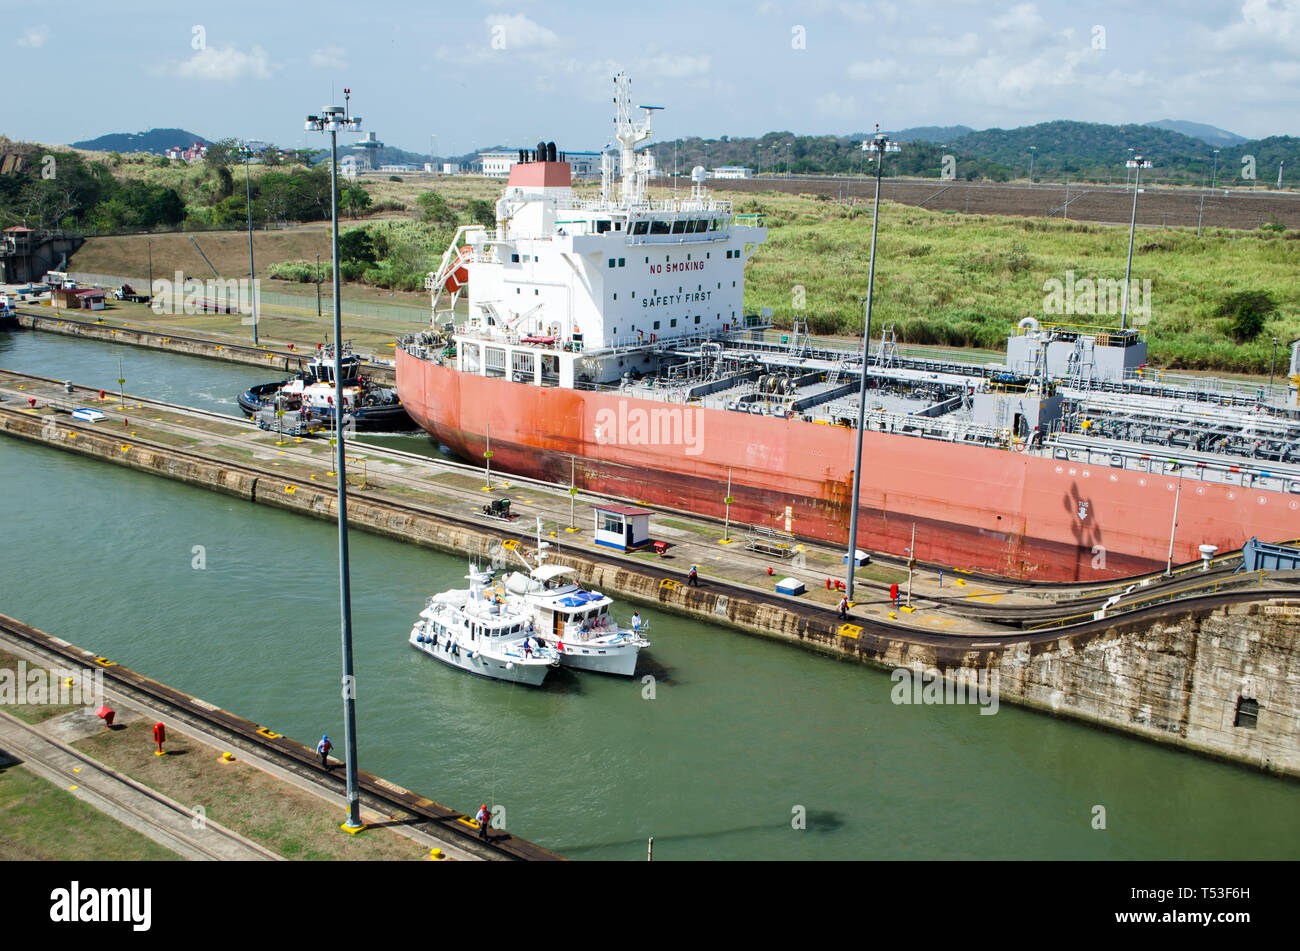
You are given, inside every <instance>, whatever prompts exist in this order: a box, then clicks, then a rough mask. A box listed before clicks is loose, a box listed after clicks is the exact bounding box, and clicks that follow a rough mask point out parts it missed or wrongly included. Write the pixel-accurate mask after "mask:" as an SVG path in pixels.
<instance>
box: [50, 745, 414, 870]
mask: <svg viewBox="0 0 1300 951" xmlns="http://www.w3.org/2000/svg"><path fill="white" fill-rule="evenodd" d="M149 730H150V725H149V724H148V723H145V722H143V721H141V722H138V723H131V724H128V725H127V727H126V728H125V729H123V730H115V731H113V732H111V733H109V732H105V733H96V734H94V735H92V736H89V737H87V738H85V739H83V740H79V741H78V742H77V743H75V744H73V745H74V746H76V747H77V748H78V749H80V750H81V751H82V752H84V753H86V754H87V755H89V756H93V757H94V758H95V759H97V760H99V761H100V762H102V763H105V764H107V765H109V766H111V767H112V768H114V769H116V770H118V771H119V772H122V773H125V774H126V775H128V776H130V777H131V778H132V779H135V780H137V781H138V782H141V783H144V784H145V785H147V786H149V787H150V788H152V789H156V790H158V791H159V792H162V793H164V794H166V795H168V796H171V797H172V798H173V799H175V800H177V801H178V802H181V803H184V804H185V805H188V806H191V807H193V806H202V807H203V810H204V814H205V815H206V816H207V818H209V819H210V820H212V821H214V822H217V823H220V824H221V825H224V826H225V827H226V828H228V829H234V830H235V831H236V832H239V833H240V834H241V835H244V836H247V837H248V838H250V839H252V840H253V841H255V842H260V843H261V844H262V845H265V846H266V847H267V848H269V849H271V850H272V851H275V852H277V853H279V854H280V855H283V856H284V857H285V858H293V859H304V860H308V861H316V860H323V859H356V860H399V861H403V860H405V861H410V860H418V859H422V858H427V856H428V852H427V851H426V850H425V849H423V848H422V847H421V846H419V845H418V844H416V843H415V842H412V841H411V840H409V839H406V838H405V837H402V836H399V835H396V834H395V833H391V832H389V831H387V830H385V829H382V828H373V829H371V830H369V831H367V832H366V833H364V834H362V835H358V836H351V835H347V834H345V833H343V832H340V831H339V824H340V823H341V822H342V821H343V818H344V813H343V809H342V807H341V806H340V807H335V806H333V805H331V804H329V803H327V802H325V801H324V800H322V799H319V798H318V797H316V796H314V795H312V794H311V793H308V792H305V791H303V790H301V789H298V788H297V787H296V786H293V785H291V784H289V783H287V782H284V781H282V780H278V779H274V778H272V777H271V776H268V775H267V774H266V773H263V772H262V771H261V770H258V769H254V768H253V767H251V766H248V765H247V764H245V763H242V762H234V763H219V762H218V758H219V751H218V750H215V749H213V748H212V747H209V746H206V745H204V744H202V743H199V742H197V741H196V740H193V739H191V738H189V737H186V736H184V735H183V734H181V733H179V732H177V731H173V730H168V731H167V732H168V737H169V741H168V743H167V744H166V748H167V751H168V755H167V756H154V754H153V748H154V747H153V744H152V742H151V737H150V733H149ZM338 769H342V767H338Z"/></svg>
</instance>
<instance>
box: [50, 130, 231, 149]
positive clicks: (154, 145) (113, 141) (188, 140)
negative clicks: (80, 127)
mask: <svg viewBox="0 0 1300 951" xmlns="http://www.w3.org/2000/svg"><path fill="white" fill-rule="evenodd" d="M194 142H197V143H199V144H200V145H210V144H211V143H210V142H209V141H208V140H207V139H205V138H203V136H201V135H195V134H194V133H193V132H186V131H185V130H184V129H150V130H149V131H148V132H110V133H109V134H108V135H101V136H100V137H99V138H97V139H84V140H82V141H81V142H73V143H72V148H74V149H86V150H88V151H91V152H149V153H152V154H153V155H162V154H163V153H164V152H166V151H167V150H168V149H170V148H174V147H176V146H180V147H181V148H185V147H187V146H189V145H190V144H192V143H194Z"/></svg>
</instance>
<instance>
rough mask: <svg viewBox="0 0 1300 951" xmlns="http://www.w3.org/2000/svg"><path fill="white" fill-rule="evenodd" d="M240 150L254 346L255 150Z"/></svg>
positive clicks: (255, 337)
mask: <svg viewBox="0 0 1300 951" xmlns="http://www.w3.org/2000/svg"><path fill="white" fill-rule="evenodd" d="M240 151H241V152H242V153H243V154H244V207H245V209H246V213H247V215H248V279H249V281H251V282H252V283H251V284H250V285H249V290H248V294H249V297H250V298H251V300H252V302H253V346H257V291H256V290H255V288H256V287H257V273H256V272H255V271H254V270H253V186H252V185H250V184H249V182H248V160H249V159H250V158H252V156H253V150H252V149H250V148H249V147H248V146H247V145H245V146H244V147H243V148H242V149H240Z"/></svg>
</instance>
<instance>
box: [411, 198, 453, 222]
mask: <svg viewBox="0 0 1300 951" xmlns="http://www.w3.org/2000/svg"><path fill="white" fill-rule="evenodd" d="M415 203H416V204H417V205H419V206H420V218H421V220H423V221H428V222H431V223H433V224H443V225H451V224H455V223H456V213H455V212H454V211H452V210H451V207H450V206H449V205H448V204H447V199H445V198H443V197H442V196H441V195H439V194H438V193H437V192H425V193H424V194H423V195H421V196H420V197H419V198H417V199H415Z"/></svg>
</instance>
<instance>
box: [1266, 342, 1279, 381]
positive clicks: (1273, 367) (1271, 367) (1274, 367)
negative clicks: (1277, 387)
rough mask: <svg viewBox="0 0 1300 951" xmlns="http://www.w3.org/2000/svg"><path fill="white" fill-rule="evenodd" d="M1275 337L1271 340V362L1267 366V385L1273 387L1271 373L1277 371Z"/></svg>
mask: <svg viewBox="0 0 1300 951" xmlns="http://www.w3.org/2000/svg"><path fill="white" fill-rule="evenodd" d="M1277 343H1278V340H1277V337H1274V338H1273V362H1272V363H1270V364H1269V365H1268V385H1269V387H1272V386H1273V373H1274V371H1275V370H1277Z"/></svg>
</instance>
